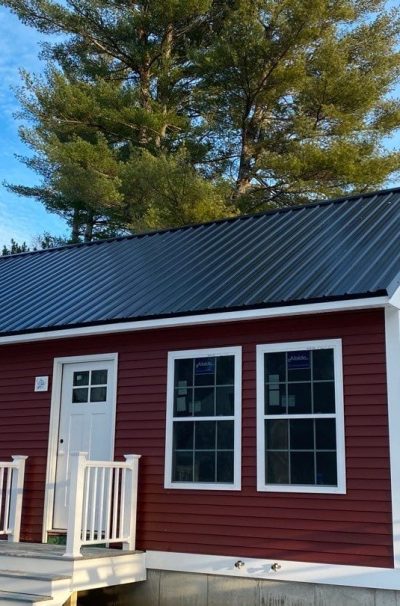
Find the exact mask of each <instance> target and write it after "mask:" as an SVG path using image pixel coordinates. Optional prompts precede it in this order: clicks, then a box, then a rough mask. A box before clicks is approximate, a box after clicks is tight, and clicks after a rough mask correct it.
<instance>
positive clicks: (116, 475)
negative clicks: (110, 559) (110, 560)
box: [111, 467, 119, 539]
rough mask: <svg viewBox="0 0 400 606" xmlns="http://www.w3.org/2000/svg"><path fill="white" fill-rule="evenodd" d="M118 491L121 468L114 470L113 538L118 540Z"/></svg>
mask: <svg viewBox="0 0 400 606" xmlns="http://www.w3.org/2000/svg"><path fill="white" fill-rule="evenodd" d="M118 491H119V468H118V467H116V468H115V469H114V502H113V525H112V533H111V538H112V539H116V538H117V536H118V535H117V523H118Z"/></svg>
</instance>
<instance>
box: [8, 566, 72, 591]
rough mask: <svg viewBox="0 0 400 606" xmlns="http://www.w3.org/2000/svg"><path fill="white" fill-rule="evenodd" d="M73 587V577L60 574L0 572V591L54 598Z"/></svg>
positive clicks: (17, 571)
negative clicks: (58, 593)
mask: <svg viewBox="0 0 400 606" xmlns="http://www.w3.org/2000/svg"><path fill="white" fill-rule="evenodd" d="M70 587H71V577H68V576H64V575H58V574H43V573H31V574H30V573H29V572H23V571H20V570H0V591H9V592H16V591H18V593H27V594H28V595H29V594H34V595H36V594H37V595H44V596H54V595H55V594H56V593H57V592H60V591H62V592H65V591H66V590H69V589H70Z"/></svg>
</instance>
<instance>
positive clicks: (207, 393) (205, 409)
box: [193, 387, 215, 417]
mask: <svg viewBox="0 0 400 606" xmlns="http://www.w3.org/2000/svg"><path fill="white" fill-rule="evenodd" d="M214 396H215V389H214V387H196V388H195V389H194V402H193V414H194V415H196V416H203V417H208V416H214V415H215V406H214Z"/></svg>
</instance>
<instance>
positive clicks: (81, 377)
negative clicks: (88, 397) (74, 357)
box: [73, 370, 89, 387]
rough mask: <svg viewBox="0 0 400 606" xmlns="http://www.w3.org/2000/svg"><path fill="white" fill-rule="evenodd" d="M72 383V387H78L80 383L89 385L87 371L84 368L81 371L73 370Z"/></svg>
mask: <svg viewBox="0 0 400 606" xmlns="http://www.w3.org/2000/svg"><path fill="white" fill-rule="evenodd" d="M73 385H74V387H75V386H76V387H80V386H81V385H89V371H88V370H85V371H82V372H74V379H73Z"/></svg>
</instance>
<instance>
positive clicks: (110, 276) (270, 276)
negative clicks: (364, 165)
mask: <svg viewBox="0 0 400 606" xmlns="http://www.w3.org/2000/svg"><path fill="white" fill-rule="evenodd" d="M399 283H400V188H399V189H392V190H385V191H381V192H377V193H372V194H366V195H360V196H352V197H349V198H341V199H337V200H332V201H327V202H321V203H316V204H311V205H308V206H299V207H295V208H287V209H281V210H277V211H272V212H266V213H262V214H258V215H250V216H246V217H238V218H235V219H227V220H222V221H215V222H212V223H205V224H200V225H192V226H187V227H184V228H181V229H170V230H163V231H159V232H152V233H147V234H141V235H136V236H127V237H124V238H116V239H113V240H107V241H98V242H92V243H90V244H80V245H73V246H65V247H61V248H56V249H50V250H44V251H38V252H33V253H24V254H19V255H11V256H9V257H0V335H6V334H11V333H21V332H29V331H36V330H46V329H57V328H64V327H71V326H84V325H91V324H98V323H108V322H118V321H123V320H135V319H136V320H138V319H146V318H161V317H168V316H177V315H187V314H198V313H207V312H213V311H224V310H226V311H228V310H239V309H251V308H257V307H265V306H280V305H292V304H298V303H306V302H317V301H327V300H340V299H346V298H358V297H367V296H378V295H386V294H387V295H391V294H392V293H393V292H394V290H395V289H396V287H397V286H398V285H399Z"/></svg>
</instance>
